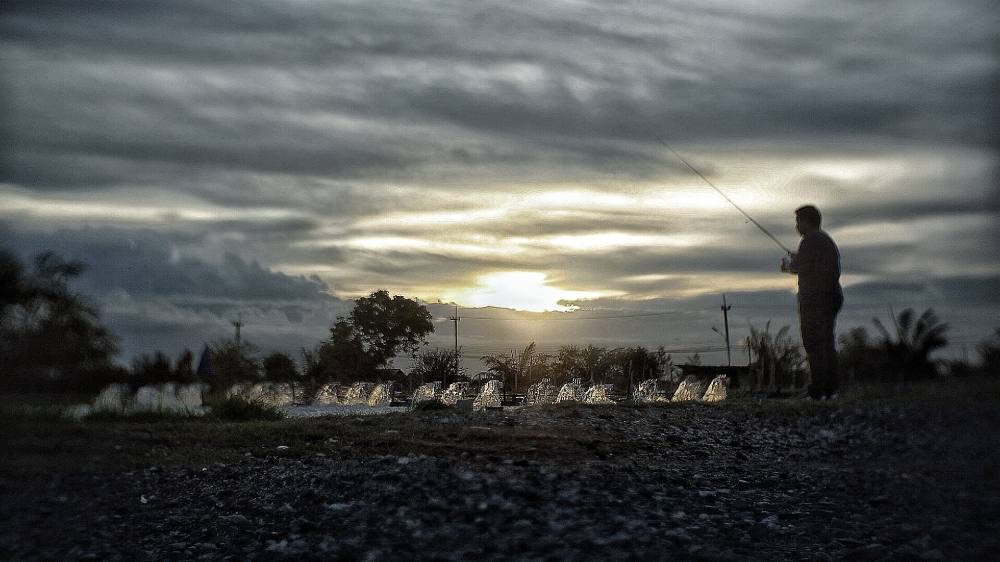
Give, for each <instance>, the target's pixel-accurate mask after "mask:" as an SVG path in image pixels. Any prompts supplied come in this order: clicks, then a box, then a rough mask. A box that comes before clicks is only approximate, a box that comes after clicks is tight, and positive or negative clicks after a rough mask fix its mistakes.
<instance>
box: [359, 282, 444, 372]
mask: <svg viewBox="0 0 1000 562" xmlns="http://www.w3.org/2000/svg"><path fill="white" fill-rule="evenodd" d="M348 321H349V323H350V325H351V326H352V327H353V328H354V334H355V336H356V337H357V339H358V340H359V341H360V342H361V345H362V346H363V347H364V350H365V352H366V353H367V354H368V355H369V356H370V357H371V358H372V360H373V361H374V362H375V364H376V366H377V367H384V366H386V365H387V364H388V363H389V361H390V360H392V358H393V357H395V356H396V355H397V354H399V353H400V352H403V353H409V354H414V353H416V351H417V349H419V347H420V345H421V344H422V343H423V342H424V341H425V340H426V337H427V335H428V334H430V333H432V332H434V324H433V323H432V322H431V313H430V312H428V311H427V308H426V307H425V306H423V305H422V304H420V303H418V302H415V301H412V300H410V299H408V298H406V297H402V296H399V295H396V296H393V297H390V296H389V293H388V292H386V291H375V292H374V293H372V294H371V295H369V296H367V297H362V298H360V299H357V300H356V301H354V309H353V310H352V311H351V315H350V317H349V319H348Z"/></svg>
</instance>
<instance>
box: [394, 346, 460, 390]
mask: <svg viewBox="0 0 1000 562" xmlns="http://www.w3.org/2000/svg"><path fill="white" fill-rule="evenodd" d="M459 353H461V352H459ZM459 353H456V352H455V350H454V349H441V348H435V349H428V350H424V351H422V352H420V353H419V354H417V359H416V361H415V362H414V365H413V369H411V370H410V374H409V375H408V376H407V382H408V384H409V386H410V388H411V389H412V388H414V387H416V386H419V385H421V384H424V383H426V382H431V381H447V382H449V383H452V382H458V381H460V380H466V370H465V367H461V366H460V367H459V369H458V379H457V380H456V378H455V364H456V362H457V359H458V357H457V355H458V354H459ZM459 364H460V363H459Z"/></svg>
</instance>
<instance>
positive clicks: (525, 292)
mask: <svg viewBox="0 0 1000 562" xmlns="http://www.w3.org/2000/svg"><path fill="white" fill-rule="evenodd" d="M610 294H612V293H611V292H607V291H571V290H566V289H560V288H558V287H553V286H551V285H549V284H548V283H547V280H546V276H545V274H544V273H540V272H536V271H501V272H497V273H490V274H487V275H482V276H480V277H479V278H477V279H476V286H475V287H472V288H468V289H459V290H456V291H453V292H450V293H447V294H446V295H443V296H444V297H445V298H446V299H447V300H451V301H454V302H458V303H459V304H462V305H465V306H474V307H480V306H499V307H503V308H513V309H517V310H525V311H529V312H546V311H558V312H566V311H569V310H573V309H574V308H576V307H573V306H566V305H563V304H559V303H560V301H568V300H577V299H593V298H598V297H602V296H609V295H610Z"/></svg>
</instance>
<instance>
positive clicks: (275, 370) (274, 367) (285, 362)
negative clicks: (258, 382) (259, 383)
mask: <svg viewBox="0 0 1000 562" xmlns="http://www.w3.org/2000/svg"><path fill="white" fill-rule="evenodd" d="M264 378H265V379H267V380H269V381H274V382H294V381H297V380H299V378H300V377H299V371H298V367H296V365H295V361H294V360H293V359H292V358H291V357H289V356H288V354H287V353H281V352H280V351H276V352H274V353H272V354H270V355H268V356H267V357H265V358H264Z"/></svg>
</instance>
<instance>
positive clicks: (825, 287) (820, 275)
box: [792, 230, 840, 293]
mask: <svg viewBox="0 0 1000 562" xmlns="http://www.w3.org/2000/svg"><path fill="white" fill-rule="evenodd" d="M792 268H793V269H794V270H795V271H797V273H798V276H799V293H817V292H830V291H838V292H839V291H840V250H838V249H837V244H835V243H834V241H833V239H832V238H830V236H829V235H828V234H827V233H826V232H823V231H822V230H817V231H815V232H812V233H810V234H807V235H806V236H803V237H802V241H801V242H799V251H798V253H797V254H796V255H795V257H794V259H793V260H792Z"/></svg>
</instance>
